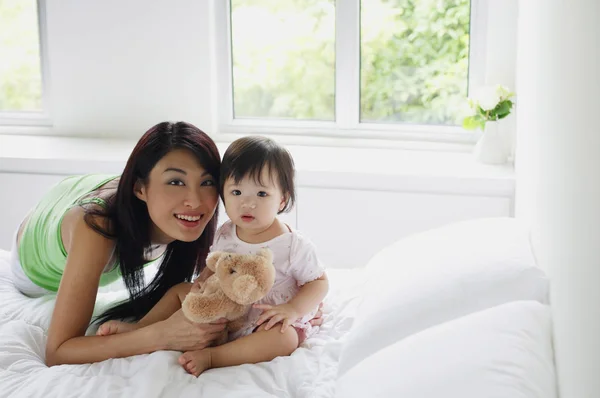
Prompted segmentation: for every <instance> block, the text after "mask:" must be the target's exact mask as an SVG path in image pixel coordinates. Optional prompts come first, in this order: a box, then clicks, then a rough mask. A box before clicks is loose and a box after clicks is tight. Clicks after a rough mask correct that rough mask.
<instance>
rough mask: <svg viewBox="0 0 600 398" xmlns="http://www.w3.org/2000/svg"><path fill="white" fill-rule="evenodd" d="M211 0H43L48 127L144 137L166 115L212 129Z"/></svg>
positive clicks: (71, 132)
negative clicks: (46, 47) (49, 125)
mask: <svg viewBox="0 0 600 398" xmlns="http://www.w3.org/2000/svg"><path fill="white" fill-rule="evenodd" d="M209 3H210V2H209V1H208V0H177V1H168V0H152V1H144V0H127V1H119V0H103V1H77V0H62V1H50V0H47V1H46V9H47V13H46V20H47V39H48V63H49V72H50V81H51V110H50V112H51V119H52V122H53V128H52V129H51V130H46V129H40V131H39V132H40V133H42V134H43V133H45V132H52V134H57V135H78V136H96V137H99V136H113V137H124V136H128V137H134V138H137V137H139V136H140V135H141V134H142V133H143V132H144V131H146V130H147V129H148V128H149V127H151V126H152V125H154V124H156V123H158V122H160V121H163V120H186V121H189V122H191V123H193V124H195V125H197V126H198V127H200V128H201V129H205V130H207V131H209V130H210V129H211V123H212V119H211V94H210V93H211V89H212V88H211V84H212V80H211V78H210V62H211V61H210V56H209V54H210V31H211V29H210V12H209Z"/></svg>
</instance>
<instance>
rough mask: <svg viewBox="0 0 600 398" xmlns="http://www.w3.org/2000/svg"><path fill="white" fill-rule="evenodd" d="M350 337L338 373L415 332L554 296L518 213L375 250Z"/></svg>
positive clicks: (467, 224) (450, 227) (410, 238)
mask: <svg viewBox="0 0 600 398" xmlns="http://www.w3.org/2000/svg"><path fill="white" fill-rule="evenodd" d="M366 271H367V275H368V277H369V279H368V281H367V282H366V284H365V290H364V292H363V297H364V298H363V302H362V303H361V305H360V306H359V308H358V310H357V316H356V319H355V322H354V325H353V326H352V329H351V330H350V332H349V334H348V335H347V336H346V339H345V341H344V347H343V349H342V353H341V356H340V363H339V375H340V376H341V375H343V374H344V373H345V372H347V371H348V370H349V369H350V368H352V366H354V365H355V364H357V363H358V362H360V361H361V360H362V359H364V358H365V357H367V356H369V355H371V354H372V353H374V352H376V351H378V350H380V349H382V348H384V347H386V346H388V345H390V344H393V343H395V342H396V341H398V340H401V339H403V338H405V337H407V336H410V335H411V334H413V333H417V332H419V331H421V330H423V329H426V328H428V327H431V326H434V325H437V324H440V323H442V322H446V321H449V320H452V319H455V318H458V317H460V316H463V315H467V314H470V313H472V312H475V311H480V310H483V309H486V308H490V307H493V306H496V305H499V304H503V303H506V302H510V301H517V300H536V301H539V302H542V303H546V302H547V297H548V280H547V278H546V276H545V274H544V273H543V272H542V271H541V270H540V269H539V268H537V267H536V265H535V260H534V259H533V256H532V253H531V249H530V246H529V239H528V234H527V231H526V230H525V229H523V228H521V227H520V225H519V224H518V223H517V222H516V220H514V219H510V218H499V219H481V220H474V221H467V222H461V223H457V224H453V225H449V226H446V227H442V228H438V229H435V230H430V231H428V232H425V233H422V234H419V235H415V236H412V237H409V238H406V239H403V240H401V241H399V242H397V243H396V244H394V245H392V246H390V247H388V248H386V249H384V250H382V251H381V252H380V253H378V254H377V255H375V257H373V259H372V260H371V261H370V262H369V264H368V265H367V267H366Z"/></svg>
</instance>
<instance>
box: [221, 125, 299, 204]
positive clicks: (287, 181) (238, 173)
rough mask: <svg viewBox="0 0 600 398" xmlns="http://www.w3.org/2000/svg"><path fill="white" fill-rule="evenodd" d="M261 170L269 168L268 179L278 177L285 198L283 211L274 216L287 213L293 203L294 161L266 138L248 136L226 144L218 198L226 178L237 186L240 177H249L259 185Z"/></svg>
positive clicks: (294, 199) (277, 145)
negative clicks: (227, 145)
mask: <svg viewBox="0 0 600 398" xmlns="http://www.w3.org/2000/svg"><path fill="white" fill-rule="evenodd" d="M264 167H267V168H268V171H269V174H270V175H271V176H275V175H277V178H278V181H277V183H278V184H279V187H280V188H281V190H282V192H283V193H284V195H286V197H287V201H286V203H285V206H284V208H283V209H282V210H281V211H279V212H278V213H277V214H281V213H284V212H288V211H290V210H291V209H292V208H293V207H294V203H296V190H295V188H294V173H295V170H294V159H292V155H290V153H289V152H288V151H287V149H285V148H284V147H282V146H281V145H279V144H277V143H276V142H275V141H273V140H271V139H269V138H266V137H259V136H247V137H243V138H239V139H237V140H235V141H233V142H232V143H231V145H229V147H228V148H227V150H226V151H225V155H223V163H222V164H221V179H220V181H219V189H220V194H221V197H223V187H224V186H225V181H227V179H229V178H233V179H234V181H235V183H236V184H237V183H239V182H240V181H241V180H242V178H244V177H246V176H249V177H250V178H254V180H255V181H256V182H257V183H259V184H262V181H261V175H260V174H261V171H262V170H263V168H264ZM273 171H275V173H273Z"/></svg>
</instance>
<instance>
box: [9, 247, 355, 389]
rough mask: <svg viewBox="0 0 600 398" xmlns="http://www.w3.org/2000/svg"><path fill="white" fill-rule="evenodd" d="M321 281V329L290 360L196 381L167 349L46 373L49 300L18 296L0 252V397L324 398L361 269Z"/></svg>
mask: <svg viewBox="0 0 600 398" xmlns="http://www.w3.org/2000/svg"><path fill="white" fill-rule="evenodd" d="M328 275H329V277H330V280H331V291H330V294H329V296H328V298H327V300H326V302H325V306H324V313H325V322H324V325H323V326H322V327H321V330H320V332H319V333H318V334H317V335H316V336H315V337H313V338H311V339H309V340H307V341H306V342H305V343H304V344H303V345H302V347H300V348H299V349H298V350H296V351H295V352H294V353H293V354H292V355H291V356H290V357H286V358H277V359H275V360H274V361H271V362H269V363H261V364H257V365H243V366H239V367H232V368H223V369H212V370H210V371H207V372H206V373H204V374H202V375H201V376H200V377H199V378H195V377H193V376H190V375H189V374H187V373H186V372H185V371H184V370H183V369H182V368H181V367H180V366H179V365H178V364H177V358H178V356H179V355H180V353H179V352H173V351H162V352H155V353H153V354H147V355H138V356H134V357H130V358H123V359H111V360H107V361H104V362H100V363H95V364H90V365H63V366H56V367H52V368H48V367H46V366H45V365H44V360H43V356H44V347H45V342H46V334H45V333H46V330H47V328H48V325H49V322H50V316H51V311H52V306H53V304H54V299H53V297H51V296H50V297H42V298H38V299H31V298H27V297H25V296H23V295H21V294H20V293H19V292H17V291H16V289H15V288H14V286H13V284H12V282H11V279H10V269H9V267H8V253H7V252H5V251H2V250H0V397H9V396H10V397H44V398H47V397H50V396H60V397H108V396H110V397H118V396H123V397H144V398H149V397H159V396H166V397H177V396H186V397H198V396H202V397H222V396H227V397H331V396H332V395H333V394H334V388H335V377H336V373H337V362H338V358H339V355H340V351H341V344H342V343H341V338H342V336H344V335H345V333H346V332H347V331H348V330H349V329H350V327H351V325H352V322H353V319H354V314H355V309H356V306H357V304H358V301H359V296H358V293H359V292H360V291H361V287H362V283H363V280H364V270H362V269H357V270H330V271H328ZM111 290H112V291H111ZM122 295H123V291H122V290H121V289H120V286H118V285H117V286H113V287H112V288H111V289H102V291H101V293H100V294H99V297H98V305H97V308H96V310H97V311H99V310H100V309H101V308H103V306H105V305H106V303H107V302H110V300H114V299H116V298H118V297H122ZM90 332H92V331H91V330H90Z"/></svg>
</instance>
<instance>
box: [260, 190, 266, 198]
mask: <svg viewBox="0 0 600 398" xmlns="http://www.w3.org/2000/svg"><path fill="white" fill-rule="evenodd" d="M258 196H260V197H261V198H264V197H265V196H267V193H266V192H265V191H260V192H259V193H258Z"/></svg>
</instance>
